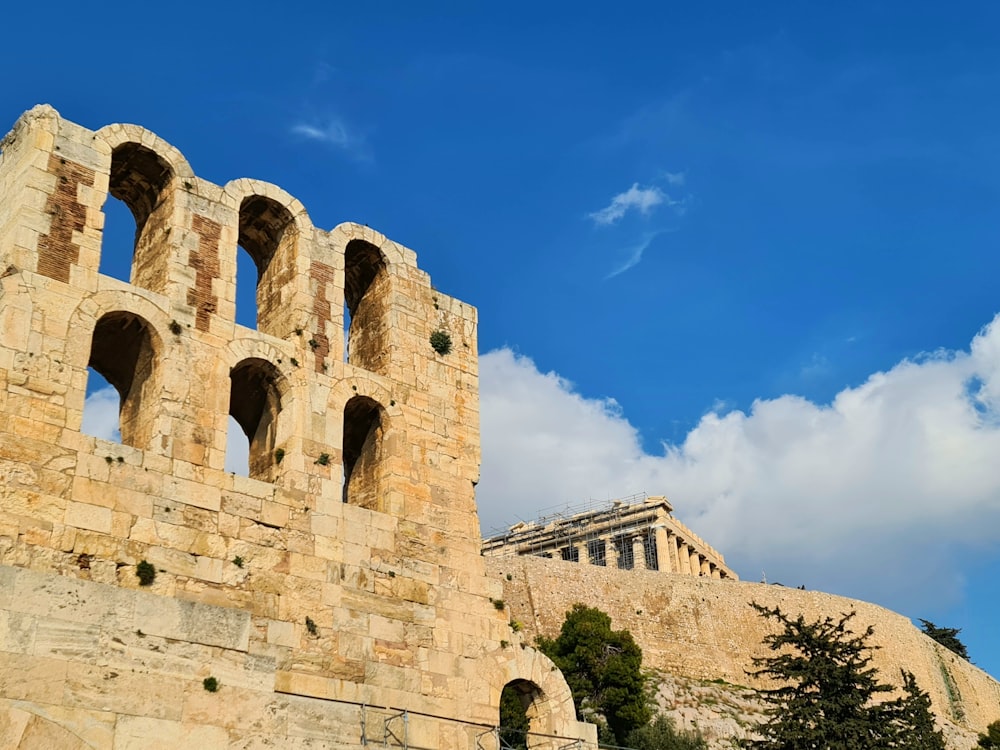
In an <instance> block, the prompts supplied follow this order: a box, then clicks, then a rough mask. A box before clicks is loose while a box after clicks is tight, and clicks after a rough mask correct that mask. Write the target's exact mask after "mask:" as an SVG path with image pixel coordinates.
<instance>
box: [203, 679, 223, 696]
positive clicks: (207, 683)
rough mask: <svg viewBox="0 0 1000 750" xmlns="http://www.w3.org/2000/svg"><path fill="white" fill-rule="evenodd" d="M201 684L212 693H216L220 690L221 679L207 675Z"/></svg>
mask: <svg viewBox="0 0 1000 750" xmlns="http://www.w3.org/2000/svg"><path fill="white" fill-rule="evenodd" d="M201 686H202V687H203V688H205V690H207V691H208V692H210V693H216V692H218V690H219V681H218V680H217V679H215V678H214V677H206V678H205V679H204V680H202V681H201Z"/></svg>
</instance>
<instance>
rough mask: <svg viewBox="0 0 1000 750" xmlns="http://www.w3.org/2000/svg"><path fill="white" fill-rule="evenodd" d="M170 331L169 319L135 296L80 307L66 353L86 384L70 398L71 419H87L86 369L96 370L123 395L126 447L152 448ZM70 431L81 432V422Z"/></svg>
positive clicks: (112, 295)
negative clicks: (84, 408) (165, 350)
mask: <svg viewBox="0 0 1000 750" xmlns="http://www.w3.org/2000/svg"><path fill="white" fill-rule="evenodd" d="M169 326H170V320H169V317H168V315H167V313H166V312H165V311H164V310H163V309H161V308H160V307H159V306H158V305H157V304H156V303H154V302H153V301H151V300H149V299H148V298H146V297H145V296H143V295H142V293H141V292H139V291H135V290H129V291H119V290H104V291H101V292H98V293H96V294H94V295H93V296H91V297H88V298H87V299H85V300H83V301H82V302H81V303H80V304H79V305H77V307H76V308H75V309H74V310H73V312H72V313H70V316H69V320H68V322H67V331H68V332H70V335H67V337H66V350H65V357H66V363H67V364H68V365H69V366H70V367H71V368H72V370H73V371H76V372H80V373H81V379H82V380H81V383H80V385H79V386H78V387H77V388H72V389H70V391H69V393H68V395H67V406H68V407H69V408H70V411H71V413H75V414H76V415H77V419H80V417H82V414H83V407H84V402H85V399H86V369H87V368H88V367H91V368H93V369H94V370H96V371H97V372H99V373H100V374H101V375H102V377H104V378H105V380H107V381H108V382H109V383H110V384H111V385H112V386H114V387H115V390H116V391H117V392H118V394H119V398H120V409H119V413H120V416H119V427H120V429H121V434H122V442H123V443H124V444H126V445H131V446H133V447H136V448H143V449H146V448H149V447H151V446H152V445H153V444H154V443H155V437H156V434H157V430H156V422H157V419H158V417H159V414H160V411H161V405H160V393H161V390H162V368H161V367H160V361H161V360H162V356H163V351H164V348H165V343H164V337H165V332H166V331H168V330H169ZM74 334H78V335H74ZM88 334H89V335H88ZM136 337H138V338H136ZM95 344H96V348H95ZM106 371H107V372H106ZM109 373H110V374H111V377H108V375H109ZM130 373H131V374H130ZM68 426H69V427H70V428H75V429H80V426H81V425H80V422H79V421H77V422H76V423H75V424H74V423H71V424H69V425H68Z"/></svg>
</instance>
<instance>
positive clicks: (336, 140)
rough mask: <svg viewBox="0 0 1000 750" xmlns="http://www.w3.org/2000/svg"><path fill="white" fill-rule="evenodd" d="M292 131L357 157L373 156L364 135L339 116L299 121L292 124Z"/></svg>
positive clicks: (294, 133) (298, 135)
mask: <svg viewBox="0 0 1000 750" xmlns="http://www.w3.org/2000/svg"><path fill="white" fill-rule="evenodd" d="M291 132H292V134H293V135H295V136H297V137H299V138H304V139H306V140H309V141H315V142H316V143H321V144H323V145H326V146H329V147H331V148H334V149H339V150H341V151H344V152H346V153H347V154H349V155H350V156H353V157H354V158H357V159H366V160H367V159H369V158H371V157H370V153H369V150H368V145H367V143H366V141H365V138H364V136H362V135H360V134H359V133H357V132H356V131H354V130H352V129H351V128H349V127H348V126H347V124H346V123H345V122H344V121H343V120H341V119H340V118H338V117H331V118H328V119H326V120H324V121H322V122H319V121H312V122H299V123H296V124H294V125H292V127H291Z"/></svg>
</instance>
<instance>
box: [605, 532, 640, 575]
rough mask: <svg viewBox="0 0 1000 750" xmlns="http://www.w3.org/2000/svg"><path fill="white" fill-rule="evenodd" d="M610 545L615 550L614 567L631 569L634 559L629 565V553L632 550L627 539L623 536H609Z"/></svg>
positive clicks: (633, 565)
mask: <svg viewBox="0 0 1000 750" xmlns="http://www.w3.org/2000/svg"><path fill="white" fill-rule="evenodd" d="M611 547H612V549H614V551H615V567H616V568H618V569H619V570H631V569H632V568H634V567H635V559H633V560H632V564H631V565H629V564H628V563H629V559H628V558H629V553H630V552H631V551H632V547H631V544H630V543H629V539H628V538H627V537H624V536H617V537H612V538H611Z"/></svg>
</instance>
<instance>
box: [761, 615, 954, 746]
mask: <svg viewBox="0 0 1000 750" xmlns="http://www.w3.org/2000/svg"><path fill="white" fill-rule="evenodd" d="M751 606H752V607H753V608H754V609H755V610H756V611H757V613H758V614H760V615H761V616H762V617H765V618H767V619H769V620H774V621H776V622H777V623H778V624H779V625H780V626H781V628H780V631H779V632H777V633H771V634H769V635H766V636H765V637H764V645H766V646H767V647H768V648H769V649H770V650H771V651H772V652H774V653H773V655H771V656H764V657H760V658H756V659H754V665H755V666H756V667H759V668H758V669H757V671H755V672H752V673H751V674H753V675H754V676H755V677H765V678H768V679H771V680H776V681H777V682H779V683H782V684H781V686H780V687H777V688H774V689H771V690H763V691H761V697H762V698H763V700H764V701H765V702H766V703H768V704H769V707H768V709H767V711H766V713H767V716H768V718H767V719H766V720H764V721H763V722H762V723H761V724H759V725H758V726H757V728H756V731H757V734H759V735H760V739H756V740H744V741H743V744H742V746H743V747H745V748H754V749H756V750H779V749H780V750H794V749H796V748H823V750H885V749H886V748H900V749H901V750H944V747H945V746H944V739H943V737H942V735H941V733H940V732H938V731H936V730H935V728H934V717H933V715H932V714H931V711H930V705H931V703H930V698H929V697H928V695H927V694H926V693H925V692H923V691H922V690H920V688H919V686H918V685H917V682H916V680H915V679H914V677H913V675H912V674H910V673H909V672H906V671H904V672H903V692H904V693H905V695H904V696H903V697H901V698H897V699H895V700H889V701H882V702H876V701H875V698H876V697H877V696H878V694H879V693H885V692H889V691H891V690H892V687H891V686H889V685H885V684H882V683H881V682H880V681H879V679H878V671H877V670H876V669H874V668H873V667H872V666H871V655H870V651H871V650H872V649H873V648H876V647H874V646H871V645H869V643H868V640H869V638H871V636H872V634H873V632H874V630H873V628H872V627H871V626H869V627H868V628H866V629H865V630H864V631H863V632H862V633H860V634H858V633H855V632H853V631H852V630H850V628H849V625H850V621H851V619H852V618H853V617H854V615H855V613H854V612H850V613H848V614H844V615H841V617H840V618H839V619H834V618H832V617H825V618H823V619H821V620H816V621H815V622H806V620H805V618H804V617H803V616H802V615H799V616H798V617H796V618H792V617H789V616H788V615H786V614H785V613H784V612H782V611H781V610H780V609H779V608H777V607H775V608H769V607H764V606H761V605H759V604H757V603H756V602H753V603H752V604H751Z"/></svg>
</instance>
